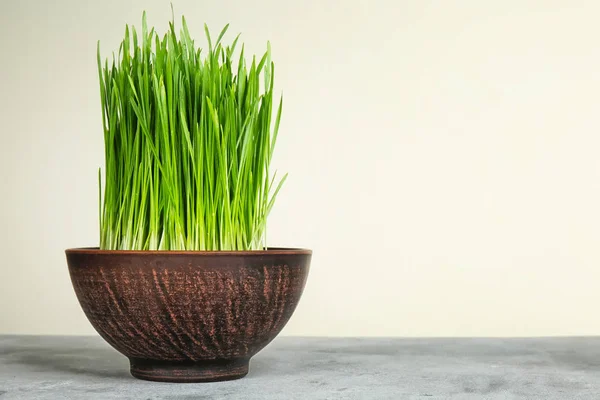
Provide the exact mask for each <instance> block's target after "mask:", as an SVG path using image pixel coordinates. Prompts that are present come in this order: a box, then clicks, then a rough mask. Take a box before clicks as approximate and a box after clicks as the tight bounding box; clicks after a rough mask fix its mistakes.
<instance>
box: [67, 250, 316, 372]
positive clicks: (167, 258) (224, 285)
mask: <svg viewBox="0 0 600 400" xmlns="http://www.w3.org/2000/svg"><path fill="white" fill-rule="evenodd" d="M66 255H67V263H68V265H69V273H70V276H71V282H72V283H73V288H74V289H75V293H76V295H77V298H78V300H79V303H80V304H81V307H82V309H83V311H84V313H85V315H86V316H87V318H88V319H89V321H90V323H91V324H92V325H93V327H94V328H95V329H96V331H98V333H99V334H100V336H102V337H103V338H104V339H105V340H106V341H107V342H108V343H109V344H110V345H111V346H112V347H114V348H115V349H116V350H118V351H119V352H121V353H122V354H124V355H125V356H127V357H128V358H129V360H130V365H131V374H132V375H133V376H134V377H136V378H140V379H146V380H152V381H161V382H208V381H221V380H230V379H237V378H241V377H243V376H245V375H246V374H247V373H248V366H249V361H250V357H252V356H253V355H255V354H256V353H257V352H258V351H260V350H261V349H262V348H264V347H265V346H266V345H267V344H268V343H269V342H271V340H273V339H274V338H275V336H277V334H278V333H279V332H280V331H281V330H282V329H283V327H284V326H285V324H286V323H287V322H288V320H289V319H290V317H291V315H292V313H293V312H294V310H295V308H296V306H297V305H298V301H299V300H300V296H301V295H302V291H303V289H304V285H305V283H306V278H307V275H308V271H309V266H310V259H311V255H312V252H311V251H310V250H303V249H268V250H264V251H220V252H216V251H215V252H191V251H190V252H175V251H109V250H98V249H87V248H80V249H68V250H66Z"/></svg>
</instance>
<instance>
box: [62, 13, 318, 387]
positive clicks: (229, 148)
mask: <svg viewBox="0 0 600 400" xmlns="http://www.w3.org/2000/svg"><path fill="white" fill-rule="evenodd" d="M181 22H182V26H181V29H180V30H179V34H178V32H177V30H176V28H175V24H174V22H171V23H170V27H169V30H168V32H167V33H166V34H165V35H164V36H163V37H162V38H161V37H159V35H158V34H157V33H156V32H155V30H154V29H150V30H149V29H148V28H147V24H146V17H145V13H144V16H143V19H142V29H141V33H140V34H139V36H138V33H137V32H136V30H135V28H133V27H132V29H131V30H130V29H129V27H126V29H125V37H124V40H123V41H122V43H121V46H120V48H119V52H118V55H117V56H115V55H113V60H112V62H111V63H110V64H109V62H108V60H107V61H105V62H104V63H103V62H102V59H101V56H100V50H99V46H98V71H99V81H100V93H101V104H102V121H103V130H104V144H105V167H104V170H103V171H102V172H103V176H104V179H101V178H102V174H101V173H99V177H100V184H99V186H100V212H99V214H100V215H99V219H100V243H99V247H96V248H76V249H68V250H66V257H67V262H68V266H69V273H70V277H71V281H72V283H73V287H74V290H75V293H76V295H77V298H78V300H79V302H80V304H81V307H82V309H83V311H84V313H85V315H86V316H87V318H88V319H89V321H90V323H91V324H92V326H93V327H94V328H95V329H96V331H97V332H98V333H99V334H100V336H102V337H103V338H104V339H105V340H106V341H107V342H108V343H109V344H110V345H111V346H113V347H114V348H115V349H116V350H118V351H119V352H121V353H122V354H124V355H125V356H127V357H128V358H129V360H130V366H131V374H132V375H133V376H135V377H137V378H140V379H146V380H154V381H166V382H203V381H218V380H228V379H236V378H240V377H243V376H245V375H246V374H247V373H248V367H249V360H250V357H252V356H253V355H254V354H256V353H257V352H258V351H260V350H261V349H262V348H264V347H265V346H266V345H267V344H268V343H269V342H270V341H271V340H273V338H275V336H276V335H277V334H278V333H279V332H280V331H281V329H282V328H283V327H284V325H285V324H286V323H287V321H288V320H289V318H290V317H291V315H292V313H293V311H294V309H295V308H296V305H297V304H298V301H299V299H300V296H301V294H302V291H303V289H304V285H305V283H306V278H307V274H308V271H309V264H310V258H311V251H310V250H304V249H294V248H268V247H267V246H266V227H267V225H266V220H267V215H268V214H269V211H270V210H271V209H272V207H273V204H274V201H275V197H276V195H277V192H278V191H279V189H280V188H281V185H282V184H283V182H284V181H285V176H284V177H283V178H282V179H281V180H279V181H277V180H276V178H275V176H271V174H270V171H269V164H270V162H271V158H272V155H273V150H274V146H275V141H276V138H277V131H278V128H279V121H280V117H281V110H282V103H281V101H275V99H274V95H273V82H274V65H273V63H272V61H271V51H270V46H267V51H266V53H265V54H264V55H263V56H262V58H260V59H257V58H256V57H254V58H253V59H252V61H251V63H249V62H247V61H246V59H245V57H244V50H243V46H242V47H241V51H240V52H239V56H238V55H235V54H236V53H235V51H236V44H237V43H238V38H236V39H235V40H234V41H233V42H232V43H231V45H228V46H225V45H224V44H223V43H222V40H223V36H224V34H225V32H226V30H227V26H226V27H225V28H224V29H223V30H222V31H221V33H220V35H219V36H218V38H217V40H216V41H214V42H213V41H212V40H211V37H210V34H209V31H208V29H207V28H206V26H205V31H206V36H207V39H208V49H206V50H200V49H198V48H197V47H196V45H195V42H194V40H192V38H191V36H190V33H189V31H188V28H187V26H186V22H185V18H182V21H181ZM238 37H239V36H238ZM237 47H238V48H240V46H239V45H238V46H237ZM276 104H277V106H275V105H276Z"/></svg>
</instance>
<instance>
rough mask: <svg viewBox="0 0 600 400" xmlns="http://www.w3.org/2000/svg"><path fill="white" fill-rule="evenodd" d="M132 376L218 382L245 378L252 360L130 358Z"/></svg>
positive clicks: (168, 380)
mask: <svg viewBox="0 0 600 400" xmlns="http://www.w3.org/2000/svg"><path fill="white" fill-rule="evenodd" d="M129 362H130V365H131V369H130V371H131V375H133V376H134V377H136V378H138V379H143V380H147V381H155V382H179V383H185V382H187V383H194V382H217V381H229V380H233V379H239V378H243V377H244V376H246V375H247V374H248V367H249V362H250V360H248V359H236V360H206V361H197V362H192V361H160V360H146V359H139V358H130V359H129Z"/></svg>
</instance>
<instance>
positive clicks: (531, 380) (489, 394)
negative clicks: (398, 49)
mask: <svg viewBox="0 0 600 400" xmlns="http://www.w3.org/2000/svg"><path fill="white" fill-rule="evenodd" d="M128 366H129V365H128V361H127V359H126V358H125V357H124V356H122V355H121V354H119V353H117V352H116V351H115V350H113V349H112V348H111V347H109V346H108V345H107V344H106V343H105V342H104V341H103V340H102V339H101V338H99V337H61V336H0V400H11V399H39V400H44V399H52V400H58V399H78V400H79V399H102V400H110V399H136V400H138V399H141V400H149V399H152V400H154V399H173V400H175V399H184V400H185V399H190V400H191V399H226V398H234V399H260V400H270V399H303V400H304V399H311V400H312V399H316V400H318V399H361V400H362V399H377V400H380V399H421V400H425V399H427V400H433V399H486V400H492V399H527V400H533V399H544V400H547V399H569V400H578V399H590V400H592V399H593V400H598V399H600V338H595V337H582V338H535V339H392V338H389V339H388V338H377V339H375V338H294V337H280V338H277V339H275V341H274V342H273V343H271V344H270V345H269V346H267V348H266V349H264V350H263V351H261V352H260V353H259V354H258V355H256V356H255V357H254V358H253V359H252V361H251V363H250V373H249V374H248V376H247V377H245V378H243V379H240V380H236V381H230V382H217V383H201V384H169V383H155V382H147V381H141V380H137V379H135V378H133V377H131V376H130V375H129V371H128Z"/></svg>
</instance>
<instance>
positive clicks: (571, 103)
mask: <svg viewBox="0 0 600 400" xmlns="http://www.w3.org/2000/svg"><path fill="white" fill-rule="evenodd" d="M174 3H175V4H174V5H175V13H176V16H178V17H179V16H180V15H181V14H182V13H183V14H185V15H186V18H187V19H188V23H189V25H190V29H191V31H192V34H193V35H194V36H196V37H197V38H200V37H201V36H202V24H203V23H204V22H205V21H206V22H207V23H208V24H209V26H210V27H211V28H212V30H213V31H218V30H220V28H221V27H222V26H223V25H224V24H225V23H227V22H230V23H231V32H232V33H234V32H242V34H243V36H242V38H243V40H244V41H245V43H246V46H247V49H249V50H250V51H251V52H260V51H263V49H264V46H265V43H266V41H267V40H269V39H270V40H271V42H272V47H273V52H274V61H275V62H276V67H277V74H278V75H277V85H278V87H279V88H280V89H281V90H283V91H284V96H285V108H284V119H283V123H282V128H281V134H280V141H279V146H278V148H277V156H276V158H275V160H274V163H275V166H276V167H277V168H278V169H280V170H283V171H288V172H289V173H290V178H289V180H288V182H287V184H286V186H285V188H284V190H283V192H282V193H281V195H280V197H279V200H278V203H277V205H276V207H275V210H274V212H273V214H272V217H271V219H270V225H269V226H270V228H269V229H270V239H271V242H270V245H281V246H305V247H310V248H312V249H313V250H314V256H313V268H312V270H311V275H310V278H309V282H308V285H307V288H306V291H305V295H304V297H303V299H302V302H301V304H300V306H299V308H298V309H297V312H296V314H295V315H294V317H293V318H292V320H291V321H290V323H289V325H288V326H287V328H286V330H285V334H288V335H386V336H395V335H398V336H415V335H420V336H533V335H589V334H600V316H599V315H598V312H597V310H598V305H599V304H600V290H599V287H600V246H599V244H600V228H599V227H600V211H599V209H600V160H599V158H598V153H599V151H600V135H599V127H600V112H599V110H600V108H599V107H600V45H599V42H598V38H600V24H598V15H600V3H599V2H597V1H580V0H573V1H564V0H561V1H551V0H539V1H534V0H504V1H480V0H472V1H467V0H462V1H424V0H419V1H416V0H415V1H407V0H403V1H392V0H389V1H383V0H379V1H367V0H346V1H341V0H339V1H332V0H326V1H323V0H303V1H282V0H268V1H259V0H256V1H253V2H248V1H246V0H238V1H234V0H227V1H223V0H211V1H208V0H205V1H196V0H193V1H192V0H178V1H175V2H174ZM144 8H145V9H146V10H147V11H148V13H149V22H150V23H151V24H153V25H155V26H156V27H157V28H158V29H159V30H160V31H161V32H164V29H165V28H166V22H167V19H168V18H170V15H171V14H170V13H171V11H170V5H169V2H167V1H157V0H153V1H128V2H123V1H121V0H103V1H90V2H85V1H80V0H69V1H64V0H63V1H41V0H40V1H32V0H28V1H23V0H21V1H8V0H2V1H0V59H1V62H0V135H1V136H0V140H1V142H0V171H1V183H2V186H1V188H2V189H1V190H2V192H1V194H2V195H1V196H0V221H1V224H0V226H1V228H0V250H1V255H2V256H1V261H0V262H1V264H0V265H1V272H2V278H0V333H36V334H37V333H47V334H90V333H93V330H92V328H91V327H90V325H89V324H88V322H87V320H86V319H85V317H84V315H83V313H82V312H81V311H80V308H79V305H78V303H77V301H76V299H75V296H74V293H73V290H72V288H71V284H70V281H69V278H68V274H67V268H66V264H65V257H64V253H63V250H64V249H65V248H67V247H77V246H91V245H96V244H97V238H98V235H97V182H96V179H97V175H96V174H97V168H98V167H99V166H101V165H102V162H103V160H102V157H103V148H102V135H101V131H100V129H101V128H100V123H101V122H100V108H99V93H98V82H97V76H96V69H95V68H96V65H95V46H96V40H98V39H100V40H101V42H102V48H103V49H104V51H103V54H104V55H108V53H109V51H111V50H113V49H116V48H117V46H118V43H119V40H120V38H121V36H122V34H123V29H124V24H125V23H126V22H127V23H133V24H134V25H137V26H139V25H140V19H141V13H142V10H143V9H144ZM230 38H231V35H230V36H228V39H230Z"/></svg>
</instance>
